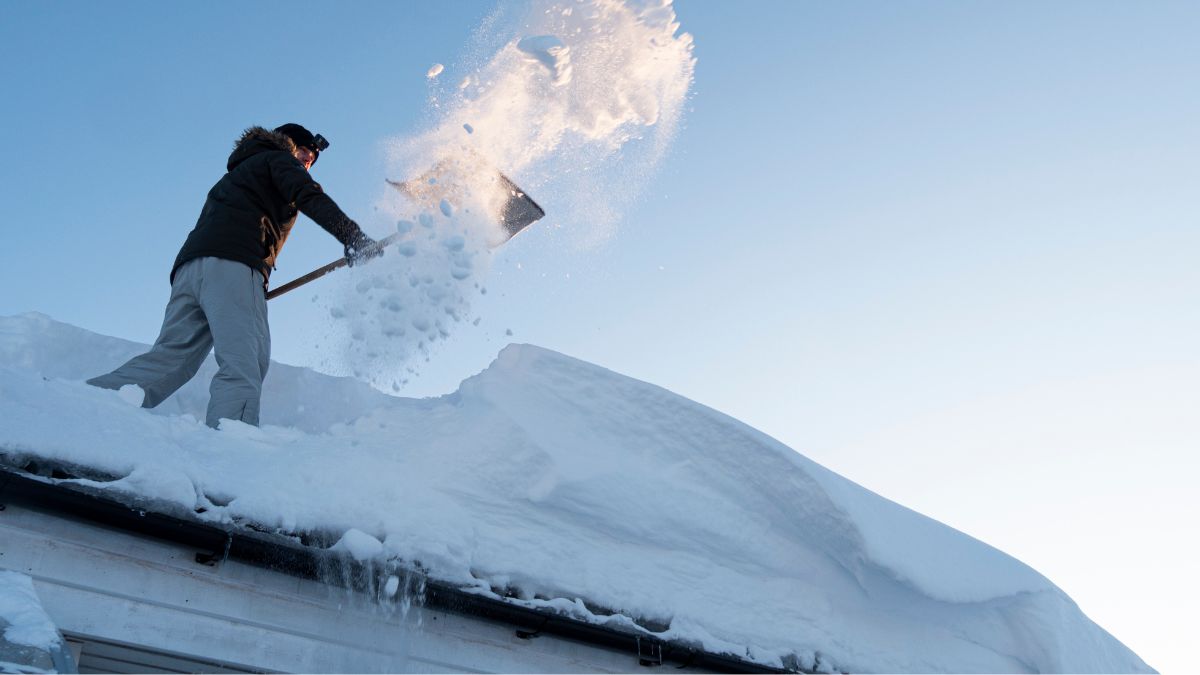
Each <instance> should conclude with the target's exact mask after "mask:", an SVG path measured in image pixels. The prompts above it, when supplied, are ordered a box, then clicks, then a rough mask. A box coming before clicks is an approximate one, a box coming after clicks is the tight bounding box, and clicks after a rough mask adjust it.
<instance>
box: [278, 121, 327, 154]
mask: <svg viewBox="0 0 1200 675" xmlns="http://www.w3.org/2000/svg"><path fill="white" fill-rule="evenodd" d="M275 133H277V134H283V135H284V136H287V137H288V138H290V139H292V142H293V143H295V144H296V147H298V148H308V149H309V150H312V153H313V164H316V163H317V157H319V156H320V155H321V151H322V150H324V149H325V148H328V147H329V141H327V140H325V137H324V136H321V135H320V134H318V135H316V136H314V135H313V133H312V132H311V131H309V130H308V129H305V128H304V127H302V126H300V125H299V124H296V123H294V122H288V123H287V124H285V125H283V126H280V127H275Z"/></svg>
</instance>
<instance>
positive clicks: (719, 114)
mask: <svg viewBox="0 0 1200 675" xmlns="http://www.w3.org/2000/svg"><path fill="white" fill-rule="evenodd" d="M492 9H493V5H492V3H488V2H482V3H472V2H455V3H436V4H435V3H392V2H376V3H372V2H357V3H353V4H348V5H347V4H343V3H324V2H301V3H273V2H257V3H247V4H234V3H170V4H162V3H151V2H120V3H83V2H78V3H55V2H45V3H34V2H9V3H4V4H2V5H0V81H2V82H3V83H4V104H3V110H4V113H3V121H4V131H5V143H4V151H5V159H6V160H7V161H5V162H4V163H3V164H2V165H0V185H3V191H4V195H5V197H6V199H5V206H6V208H5V213H4V216H5V217H4V225H3V226H2V227H3V232H4V242H5V246H4V247H3V249H2V250H0V256H2V260H0V287H2V288H4V289H5V290H4V292H3V293H2V294H0V315H8V314H15V313H19V312H24V311H30V310H36V311H40V312H44V313H46V314H49V315H51V316H53V317H54V318H56V319H59V320H62V321H66V322H69V323H72V324H76V325H79V326H82V327H85V328H88V329H90V330H94V331H97V332H100V333H105V334H109V335H117V336H120V337H124V338H128V339H133V340H139V341H143V342H149V341H151V340H152V339H153V337H154V335H155V333H156V332H157V329H158V325H159V322H160V321H161V316H162V308H163V305H164V303H165V300H166V297H167V294H168V290H169V288H168V285H167V274H168V272H169V270H170V265H171V262H172V260H173V259H174V256H175V253H176V251H177V250H178V247H179V245H180V243H182V241H183V238H184V237H185V236H186V234H187V232H188V230H190V228H191V226H192V225H193V224H194V222H195V218H196V215H197V214H198V212H199V209H200V206H201V205H202V203H203V199H204V194H205V192H206V191H207V190H208V188H209V187H210V186H211V184H212V183H213V182H215V180H216V179H217V178H219V177H220V174H221V172H222V171H223V167H224V162H225V158H226V156H227V154H228V151H229V149H230V146H231V143H232V141H233V139H234V138H235V137H236V136H237V135H238V133H239V132H240V131H241V130H242V129H243V128H245V127H246V126H248V125H250V124H256V123H257V124H265V125H276V124H280V123H283V122H286V121H298V122H301V123H303V124H306V125H308V126H309V127H310V128H312V129H314V130H316V131H319V132H321V133H323V134H325V135H326V136H327V137H329V139H330V140H331V141H332V143H333V146H332V148H331V149H330V151H329V152H327V153H325V154H324V155H323V156H322V158H321V160H320V162H319V163H318V164H317V166H316V167H315V175H316V176H317V178H318V180H320V181H321V182H322V184H323V185H324V186H325V188H326V190H327V191H328V192H329V193H330V194H331V195H332V196H333V197H334V198H335V199H336V200H337V201H338V202H339V203H340V204H341V205H342V206H343V208H344V209H345V210H346V211H347V212H349V213H350V215H351V216H352V217H355V218H357V219H359V220H360V222H362V223H363V224H364V226H366V227H367V228H368V230H372V229H373V228H374V231H376V232H378V231H380V230H381V229H383V228H386V227H387V226H388V223H386V222H383V221H381V220H380V218H379V217H378V216H377V215H376V214H373V213H372V211H371V206H372V204H373V202H374V201H375V200H376V198H377V197H378V194H379V191H380V190H381V189H382V178H383V174H384V173H385V168H384V166H385V158H384V151H383V149H382V142H383V141H384V140H385V139H387V138H392V137H397V136H400V137H403V136H405V135H411V134H415V133H417V132H418V131H420V130H421V129H423V128H425V127H427V126H428V125H429V124H430V122H431V120H432V119H433V117H434V113H433V112H432V111H431V110H430V109H429V107H428V106H427V104H426V103H427V97H428V94H429V86H428V84H427V81H426V78H425V73H426V71H427V69H428V68H429V66H430V65H432V64H433V63H444V64H446V65H447V73H446V75H445V76H444V77H445V78H447V79H451V78H454V77H456V76H461V75H462V73H461V72H455V68H456V66H457V65H458V64H461V63H463V62H464V58H465V55H464V53H463V50H464V49H465V48H466V46H467V45H468V44H470V43H471V40H472V36H473V34H474V32H475V30H476V29H477V27H478V26H479V25H480V24H481V22H482V21H483V20H484V19H485V17H487V16H488V14H489V13H490V12H491V11H492ZM676 12H677V14H678V17H679V21H680V23H681V24H682V29H683V30H685V31H688V32H690V33H692V34H693V35H694V36H695V41H696V47H695V54H696V56H697V58H698V63H697V67H696V78H695V84H694V88H693V95H692V98H691V100H690V103H689V106H688V108H689V111H688V113H687V115H686V118H685V123H684V125H683V127H682V129H681V130H680V132H679V133H678V136H677V138H676V141H675V144H674V146H673V148H672V151H671V153H670V154H669V155H668V157H667V158H666V160H665V161H664V162H663V164H662V165H661V166H660V167H659V171H658V172H657V174H655V175H654V176H652V177H651V179H650V180H649V181H648V182H647V183H646V184H645V186H644V190H643V192H642V193H641V195H640V197H639V198H638V199H637V200H636V201H635V202H633V205H632V206H631V207H629V208H628V209H627V210H626V212H625V214H624V216H623V218H622V219H621V222H620V223H619V226H618V228H617V230H616V233H615V235H614V236H613V237H612V238H610V239H609V240H608V241H607V242H605V243H604V244H603V245H601V246H598V247H590V248H580V247H575V246H568V245H566V243H565V242H566V240H567V238H568V237H565V236H563V234H562V233H563V232H570V231H572V230H573V229H578V228H586V227H588V223H586V222H563V221H561V220H556V219H555V206H556V205H557V206H560V209H559V212H562V210H563V209H562V208H561V207H562V206H563V205H565V203H566V201H567V200H569V198H570V196H569V195H554V194H541V195H535V196H536V197H537V198H538V200H539V201H540V202H541V203H542V204H543V206H546V207H547V210H548V211H549V212H550V215H549V216H548V217H547V220H546V221H545V222H543V223H541V224H539V225H537V226H534V228H533V229H531V230H530V231H529V232H527V233H525V234H523V235H522V236H521V237H520V238H518V239H517V240H514V241H513V242H511V243H510V244H509V245H507V246H505V247H504V248H503V249H501V250H500V251H498V252H497V254H496V259H495V261H494V263H493V265H492V269H491V271H490V275H491V278H489V279H488V280H487V283H488V287H489V291H490V292H489V293H488V295H487V296H485V297H482V298H480V299H478V300H477V301H476V305H475V307H474V310H475V311H476V312H477V313H478V315H479V316H480V318H481V323H480V327H479V329H477V330H468V331H460V332H459V333H458V334H456V335H455V336H454V337H453V338H452V339H451V340H450V341H449V342H448V343H447V344H445V345H443V346H442V347H441V349H440V350H439V351H437V352H436V353H435V354H434V357H433V359H432V360H431V362H430V363H428V364H424V365H423V366H422V376H421V378H420V379H418V380H417V381H416V383H414V385H413V386H412V387H411V388H410V390H409V391H407V392H406V393H407V394H408V395H414V396H424V395H434V394H440V393H445V392H448V391H452V390H453V389H454V387H455V386H456V384H457V382H458V381H459V380H461V379H462V378H464V377H467V376H469V375H471V374H473V373H475V372H478V371H479V370H481V369H482V368H484V367H485V366H486V365H487V363H488V362H489V361H490V360H491V358H493V357H494V356H495V353H496V352H497V351H498V350H499V349H500V347H502V346H503V345H504V344H505V343H507V342H509V341H520V342H530V343H533V344H538V345H541V346H544V347H548V348H551V349H555V350H557V351H560V352H563V353H566V354H569V355H572V356H576V357H579V358H583V359H585V360H589V361H592V362H594V363H598V364H600V365H603V366H606V367H609V368H612V369H613V370H616V371H618V372H621V373H624V374H627V375H630V376H633V377H637V378H639V379H643V380H646V381H649V382H653V383H655V384H658V385H661V386H664V387H666V388H668V389H671V390H672V391H675V392H677V393H680V394H683V395H685V396H688V397H689V398H692V399H695V400H697V401H699V402H701V403H705V404H707V405H710V406H712V407H714V408H717V409H719V410H722V411H724V412H726V413H729V414H731V415H733V416H734V417H737V418H738V419H741V420H743V421H745V422H747V423H748V424H750V425H752V426H755V427H757V428H759V429H762V430H763V431H765V432H767V433H769V434H771V435H772V436H775V437H777V438H779V439H780V440H782V441H784V442H785V443H787V444H789V445H791V446H792V447H794V448H796V449H797V450H799V451H801V452H803V453H805V454H806V455H808V456H810V457H812V458H813V459H815V460H817V461H820V462H822V463H823V464H825V465H827V466H829V467H830V468H832V469H834V470H836V471H838V472H840V473H842V474H844V475H846V476H847V477H849V478H851V479H853V480H856V481H858V482H860V483H862V484H864V485H866V486H867V487H869V488H871V489H874V490H876V491H878V492H880V493H881V494H883V495H884V496H887V497H889V498H892V499H895V500H896V501H899V502H900V503H903V504H905V505H907V506H910V507H912V508H915V509H917V510H919V511H921V512H923V513H926V514H928V515H930V516H932V517H934V518H937V519H939V520H942V521H944V522H947V523H948V524H950V525H953V526H955V527H958V528H960V529H963V530H964V531H966V532H968V533H970V534H972V535H974V536H977V537H979V538H981V539H984V540H985V541H987V542H989V543H992V544H994V545H996V546H998V547H1000V548H1002V549H1004V550H1006V551H1008V552H1010V553H1012V554H1013V555H1015V556H1017V557H1018V558H1021V559H1022V560H1025V561H1026V562H1028V563H1030V564H1031V565H1033V566H1034V567H1035V568H1037V569H1038V570H1039V571H1042V572H1043V573H1045V574H1047V575H1048V576H1049V577H1050V578H1051V579H1052V580H1053V581H1055V582H1056V583H1057V584H1059V585H1060V586H1061V587H1063V588H1064V590H1066V591H1067V592H1068V593H1070V594H1071V595H1072V596H1073V597H1074V598H1075V599H1076V600H1077V601H1078V602H1079V603H1080V605H1081V606H1082V607H1083V609H1084V611H1085V612H1087V613H1088V614H1089V615H1090V616H1091V617H1092V618H1093V619H1095V620H1096V621H1097V622H1098V623H1100V624H1101V625H1102V626H1104V627H1105V628H1107V629H1108V630H1110V631H1111V632H1113V633H1114V634H1115V635H1116V636H1117V637H1118V638H1120V639H1122V640H1123V641H1125V642H1126V644H1128V645H1129V646H1130V647H1131V648H1133V649H1134V650H1135V651H1137V652H1138V653H1139V654H1140V655H1141V656H1142V657H1143V658H1144V659H1146V660H1147V662H1149V663H1150V665H1152V666H1154V667H1156V668H1159V669H1160V670H1164V671H1170V670H1184V669H1187V668H1188V666H1189V665H1190V666H1191V667H1192V668H1195V667H1196V661H1195V660H1194V656H1191V655H1189V654H1186V653H1185V652H1184V651H1182V647H1180V645H1182V644H1185V640H1184V633H1183V632H1182V631H1183V628H1182V626H1184V625H1186V624H1187V623H1188V620H1187V618H1186V616H1187V615H1186V614H1183V615H1179V617H1180V618H1178V619H1173V618H1172V615H1171V612H1172V611H1175V610H1174V609H1172V608H1174V607H1177V606H1180V605H1182V606H1184V607H1194V606H1196V605H1197V604H1200V588H1198V586H1197V582H1196V580H1195V578H1194V575H1193V573H1192V572H1191V571H1190V569H1189V565H1190V562H1191V560H1193V559H1194V557H1195V553H1196V551H1195V550H1194V539H1195V538H1194V537H1190V536H1187V535H1184V534H1183V533H1184V532H1190V531H1191V530H1192V529H1194V526H1193V524H1192V523H1191V520H1192V517H1194V515H1195V513H1196V512H1197V501H1196V498H1195V497H1194V496H1193V493H1192V486H1191V485H1190V484H1189V483H1187V482H1185V480H1184V477H1185V476H1194V475H1196V473H1197V472H1196V469H1197V459H1196V456H1197V451H1198V450H1200V447H1197V446H1198V442H1200V441H1198V440H1197V439H1200V434H1198V433H1197V432H1200V429H1198V428H1197V427H1198V423H1197V421H1196V419H1195V418H1196V417H1197V416H1196V415H1194V412H1193V411H1194V410H1196V409H1197V404H1200V387H1198V385H1197V381H1198V380H1197V375H1200V347H1198V345H1200V340H1198V338H1200V309H1198V307H1200V303H1198V301H1200V271H1197V270H1198V266H1197V265H1196V264H1195V253H1196V251H1197V250H1200V229H1198V228H1197V222H1196V220H1197V216H1196V208H1195V206H1196V185H1197V184H1198V179H1200V164H1198V162H1197V159H1196V158H1197V157H1198V156H1200V132H1198V131H1197V129H1198V127H1197V125H1196V123H1195V120H1197V119H1200V93H1198V91H1197V88H1196V87H1195V86H1194V80H1195V74H1196V72H1198V67H1200V50H1197V48H1196V46H1195V36H1196V35H1197V34H1198V33H1200V5H1196V4H1195V3H1189V2H1155V3H1132V2H1125V3H1114V2H1067V1H1064V2H1055V3H1035V2H971V3H962V2H910V3H883V2H870V3H868V2H852V3H815V2H810V3H799V2H778V3H767V2H747V3H714V2H680V3H678V4H677V5H676ZM340 253H341V249H340V247H339V246H338V245H337V244H336V242H334V241H333V239H332V238H330V237H329V236H328V235H326V234H325V233H324V232H322V231H321V230H320V229H319V228H317V227H316V226H315V225H313V224H312V223H311V222H307V221H304V220H303V219H302V222H301V224H300V225H299V226H298V228H297V230H296V231H295V232H294V233H293V235H292V237H291V239H289V241H288V246H287V249H286V250H285V252H284V254H283V257H282V259H281V262H280V268H279V271H278V272H277V273H276V274H277V277H276V279H279V280H283V279H288V278H291V277H293V276H297V275H299V274H302V273H303V272H306V271H308V270H309V269H312V268H314V267H317V266H318V265H321V264H323V263H325V262H328V261H329V260H332V259H333V258H336V257H337V256H339V255H340ZM318 283H320V282H318ZM312 320H313V318H312V316H311V308H309V307H307V306H306V304H305V303H303V302H300V301H299V300H297V299H294V298H293V299H291V300H289V299H280V300H279V301H273V303H272V306H271V321H272V329H273V334H274V352H275V357H276V358H277V359H278V360H281V361H284V362H290V363H298V364H301V365H303V364H305V363H306V362H309V361H312V360H313V359H314V354H313V347H312V346H311V341H308V340H306V339H305V336H306V331H308V330H309V326H310V325H311V322H312ZM510 330H511V331H512V336H511V337H510V336H508V335H507V332H508V331H510Z"/></svg>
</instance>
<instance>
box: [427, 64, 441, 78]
mask: <svg viewBox="0 0 1200 675" xmlns="http://www.w3.org/2000/svg"><path fill="white" fill-rule="evenodd" d="M445 69H446V67H445V66H443V65H442V64H440V63H435V64H433V65H432V66H430V68H429V71H428V72H426V73H425V77H427V78H429V79H431V80H432V79H435V78H437V76H438V75H441V74H442V71H443V70H445Z"/></svg>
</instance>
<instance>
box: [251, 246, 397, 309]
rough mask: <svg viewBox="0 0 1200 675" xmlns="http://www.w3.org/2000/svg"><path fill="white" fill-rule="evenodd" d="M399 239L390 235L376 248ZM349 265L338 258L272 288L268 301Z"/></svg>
mask: <svg viewBox="0 0 1200 675" xmlns="http://www.w3.org/2000/svg"><path fill="white" fill-rule="evenodd" d="M399 238H400V233H399V232H397V233H396V234H391V235H388V236H386V237H384V238H383V239H380V240H379V241H377V242H375V248H383V247H384V246H387V245H388V244H391V243H392V242H394V241H396V240H397V239H399ZM349 264H350V259H349V258H338V259H337V260H334V261H333V262H331V263H329V264H328V265H322V266H321V267H318V268H317V269H315V270H313V271H311V272H309V273H308V274H305V275H304V276H302V277H297V278H295V279H292V280H291V281H289V282H287V283H286V284H284V285H282V286H277V287H275V288H272V289H271V290H269V291H267V299H268V300H270V299H271V298H277V297H279V296H281V295H283V294H284V293H287V292H288V291H293V290H296V289H297V288H300V287H301V286H303V285H304V284H307V283H308V282H310V281H312V280H313V279H320V278H321V277H323V276H325V275H326V274H329V273H330V272H332V271H334V270H336V269H339V268H342V267H345V266H346V265H349Z"/></svg>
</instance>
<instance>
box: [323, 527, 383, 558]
mask: <svg viewBox="0 0 1200 675" xmlns="http://www.w3.org/2000/svg"><path fill="white" fill-rule="evenodd" d="M331 550H333V551H346V552H347V553H349V554H350V556H351V557H353V558H354V559H355V560H358V561H363V560H370V559H371V558H377V557H379V555H380V554H382V553H383V542H381V541H379V540H378V539H376V538H375V537H372V536H371V535H369V534H367V533H366V532H363V531H362V530H356V529H354V528H350V529H349V530H346V534H343V535H342V538H341V539H339V540H338V542H337V543H336V544H334V545H333V547H332V548H331Z"/></svg>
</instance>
